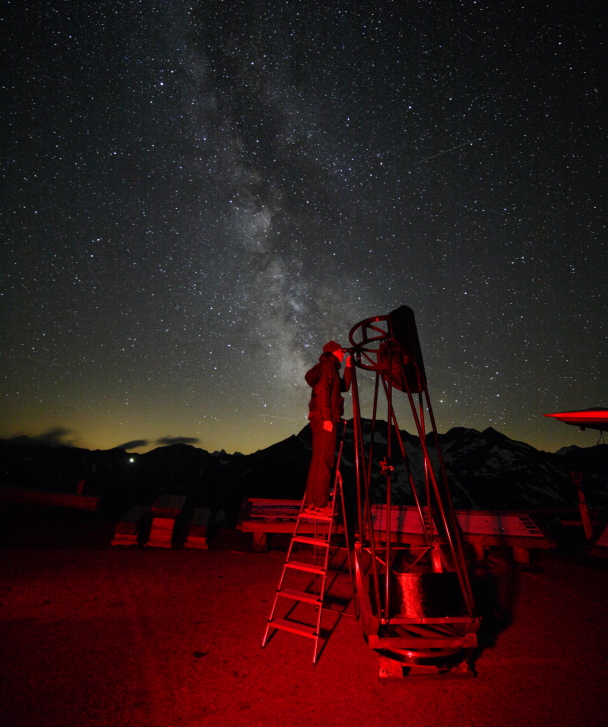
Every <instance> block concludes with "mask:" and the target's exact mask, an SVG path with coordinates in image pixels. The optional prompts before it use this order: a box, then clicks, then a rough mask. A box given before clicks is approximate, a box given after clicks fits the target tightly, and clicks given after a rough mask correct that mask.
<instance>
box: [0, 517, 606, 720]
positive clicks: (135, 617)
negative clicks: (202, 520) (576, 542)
mask: <svg viewBox="0 0 608 727" xmlns="http://www.w3.org/2000/svg"><path fill="white" fill-rule="evenodd" d="M0 524H1V525H2V532H3V542H2V546H3V547H2V551H1V554H0V555H1V559H2V560H1V563H0V578H1V580H0V618H1V622H0V639H1V654H0V677H1V682H0V722H1V724H3V725H7V726H9V725H10V726H11V727H21V726H23V727H25V726H26V725H27V727H38V725H40V726H42V725H44V726H45V727H55V726H57V727H85V726H87V725H91V726H93V725H94V726H95V727H97V726H99V727H101V726H106V725H107V726H108V727H110V726H111V727H121V726H122V725H125V727H126V726H127V725H129V726H130V727H139V726H140V725H141V726H142V727H143V726H144V725H145V727H156V726H158V727H161V726H162V727H172V726H173V725H180V726H183V727H196V726H198V725H205V726H207V725H209V726H210V727H211V726H215V725H218V726H219V725H302V726H308V725H311V726H312V725H352V726H353V727H357V726H358V725H361V726H363V725H365V726H366V727H373V726H374V725H383V726H385V727H391V726H392V725H399V726H401V725H403V726H404V727H405V726H407V727H410V726H411V727H418V726H421V725H433V726H434V727H443V726H444V725H446V726H447V725H466V726H475V727H482V726H485V725H487V726H488V727H489V726H492V727H503V726H504V727H507V726H509V727H510V726H512V725H534V726H539V727H540V726H541V725H551V726H552V727H555V726H556V725H577V726H585V725H589V726H590V727H596V726H597V727H604V726H605V725H606V724H608V717H607V716H606V707H607V700H606V695H607V693H608V688H607V679H606V672H607V666H608V635H607V629H606V621H607V616H608V570H607V568H606V565H605V563H603V562H599V563H597V562H593V561H591V560H589V559H588V558H586V557H585V555H584V553H583V551H582V550H581V549H580V548H578V549H574V550H571V551H568V550H563V549H562V550H561V551H555V552H548V553H545V554H536V556H535V560H536V562H537V564H538V565H539V566H540V568H538V569H536V570H535V571H532V572H530V571H525V570H521V569H518V568H515V567H514V566H513V565H512V564H511V563H510V560H509V553H508V552H506V551H505V552H502V551H498V550H496V551H492V552H491V556H492V558H493V560H494V567H493V568H489V569H486V570H483V571H478V572H477V573H476V576H475V589H476V591H477V594H478V605H479V608H480V610H481V612H482V613H483V615H484V616H485V621H484V626H483V627H482V632H481V634H480V636H481V640H482V648H481V649H480V653H479V655H478V657H477V659H476V662H475V669H476V672H477V677H476V678H475V679H470V680H466V681H413V680H412V681H408V680H407V679H404V680H402V681H400V682H398V683H390V684H386V683H380V682H379V681H378V657H377V655H376V654H375V653H374V652H373V651H371V650H370V649H369V648H368V647H367V646H366V644H365V642H364V640H363V638H362V632H361V628H360V626H359V624H358V623H357V622H356V621H355V620H354V619H349V618H346V617H343V618H341V619H340V620H339V622H338V623H337V626H336V628H335V630H334V631H333V633H332V634H331V637H330V639H329V641H328V643H327V645H326V648H325V650H324V651H323V653H322V656H321V658H320V660H319V663H318V664H317V665H316V666H314V667H313V666H312V664H311V657H312V642H311V641H309V640H307V639H304V638H302V637H298V636H295V635H292V634H287V633H284V632H279V633H277V635H276V636H275V637H274V638H273V639H272V640H271V641H270V643H269V644H268V645H267V647H266V648H265V649H263V650H262V649H261V648H260V644H261V639H262V635H263V632H264V626H265V621H266V619H267V617H268V612H269V609H270V606H271V599H272V597H273V594H274V590H275V588H276V584H277V582H278V578H279V575H280V572H281V567H282V563H283V559H284V553H283V552H281V551H280V550H277V549H273V550H271V551H270V552H269V553H267V554H253V553H251V552H248V551H247V550H246V547H247V543H246V541H245V539H244V536H242V535H241V534H240V533H237V532H236V531H234V532H232V531H224V532H222V533H219V534H218V536H217V538H216V540H215V544H213V542H212V549H210V550H208V551H199V550H164V549H151V548H133V549H131V548H128V549H120V548H112V547H110V545H109V543H110V539H111V532H112V526H111V523H104V522H101V521H99V520H98V519H97V518H96V517H95V516H94V515H93V514H91V513H78V512H66V511H60V510H55V511H52V510H51V509H50V508H49V509H46V508H27V507H24V506H5V507H4V509H3V511H2V513H1V514H0ZM280 545H281V543H280V542H278V541H277V542H276V543H275V546H276V547H280ZM330 618H331V617H330Z"/></svg>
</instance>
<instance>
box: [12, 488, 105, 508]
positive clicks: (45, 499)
mask: <svg viewBox="0 0 608 727" xmlns="http://www.w3.org/2000/svg"><path fill="white" fill-rule="evenodd" d="M100 499H101V498H100V497H95V496H93V495H78V494H75V493H72V492H47V491H46V490H31V489H26V488H25V487H0V501H2V502H15V503H24V504H28V505H47V506H50V507H69V508H73V509H76V510H97V506H98V505H99V500H100Z"/></svg>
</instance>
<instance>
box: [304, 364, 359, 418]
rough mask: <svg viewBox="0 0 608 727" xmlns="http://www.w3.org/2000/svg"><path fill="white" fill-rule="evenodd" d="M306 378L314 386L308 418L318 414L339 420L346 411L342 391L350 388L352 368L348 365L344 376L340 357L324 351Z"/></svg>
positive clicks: (321, 416)
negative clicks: (341, 370) (341, 372)
mask: <svg viewBox="0 0 608 727" xmlns="http://www.w3.org/2000/svg"><path fill="white" fill-rule="evenodd" d="M305 378H306V382H307V383H308V384H309V386H312V396H311V397H310V403H309V405H308V409H309V412H308V418H309V419H310V418H311V417H317V416H318V417H320V418H321V419H323V420H325V421H328V420H329V421H332V422H334V423H336V422H339V421H340V417H341V416H342V414H343V413H344V399H343V398H342V396H341V394H340V392H342V391H348V390H349V389H350V384H351V380H352V371H351V368H350V367H348V366H347V367H346V370H345V371H344V378H342V377H341V376H340V362H339V361H338V359H337V358H336V357H335V356H334V355H333V354H332V353H322V354H321V356H320V358H319V363H318V364H317V365H316V366H313V367H312V368H311V369H310V371H308V372H307V373H306V376H305Z"/></svg>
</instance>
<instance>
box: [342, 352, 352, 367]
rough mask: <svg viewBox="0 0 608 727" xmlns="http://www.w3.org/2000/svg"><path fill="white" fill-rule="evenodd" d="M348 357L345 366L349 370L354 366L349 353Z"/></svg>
mask: <svg viewBox="0 0 608 727" xmlns="http://www.w3.org/2000/svg"><path fill="white" fill-rule="evenodd" d="M345 355H346V363H345V364H344V365H345V366H346V368H347V369H349V368H350V367H351V366H352V365H353V357H352V356H351V355H350V354H349V353H347V354H345Z"/></svg>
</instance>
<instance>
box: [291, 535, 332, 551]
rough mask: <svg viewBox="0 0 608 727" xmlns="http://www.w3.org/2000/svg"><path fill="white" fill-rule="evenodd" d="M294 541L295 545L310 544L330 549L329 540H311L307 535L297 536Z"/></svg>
mask: <svg viewBox="0 0 608 727" xmlns="http://www.w3.org/2000/svg"><path fill="white" fill-rule="evenodd" d="M293 540H294V542H295V543H308V545H319V546H325V547H326V548H327V547H329V540H323V538H309V537H308V536H306V535H296V536H294V538H293Z"/></svg>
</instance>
